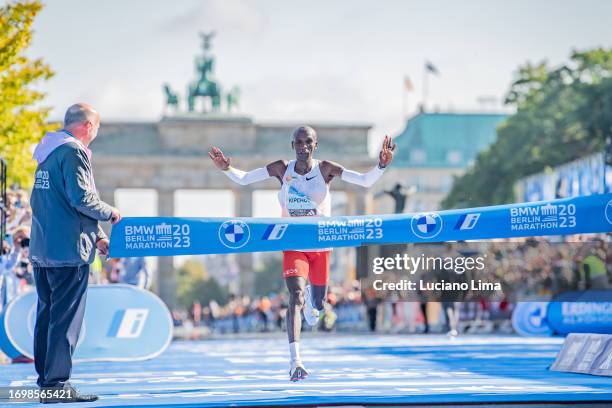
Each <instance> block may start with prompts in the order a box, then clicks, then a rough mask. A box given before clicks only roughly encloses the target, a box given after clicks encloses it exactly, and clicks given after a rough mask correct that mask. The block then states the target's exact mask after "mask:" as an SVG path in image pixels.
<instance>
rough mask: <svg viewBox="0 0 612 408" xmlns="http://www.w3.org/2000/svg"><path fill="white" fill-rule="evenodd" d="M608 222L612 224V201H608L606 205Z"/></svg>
mask: <svg viewBox="0 0 612 408" xmlns="http://www.w3.org/2000/svg"><path fill="white" fill-rule="evenodd" d="M605 214H606V220H608V222H609V223H610V224H612V200H610V201H608V205H606V213H605Z"/></svg>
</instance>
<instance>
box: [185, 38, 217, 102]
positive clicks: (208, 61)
mask: <svg viewBox="0 0 612 408" xmlns="http://www.w3.org/2000/svg"><path fill="white" fill-rule="evenodd" d="M214 35H215V32H214V31H212V32H210V33H208V34H205V33H200V36H201V37H202V40H203V44H202V48H203V50H204V54H203V55H202V56H201V57H199V58H198V59H197V60H196V70H197V72H198V74H199V78H198V79H197V80H195V81H193V82H191V83H190V84H189V86H188V89H187V106H188V108H189V112H193V111H194V110H195V103H196V98H198V97H203V98H209V99H210V106H211V110H212V111H213V112H218V111H219V109H220V108H221V86H220V85H219V84H218V83H217V82H216V81H215V80H214V79H212V75H213V71H214V64H215V60H214V58H213V57H211V56H210V55H209V52H208V51H209V49H210V41H211V39H212V38H213V37H214ZM202 110H203V112H206V111H207V107H206V104H204V105H203V109H202Z"/></svg>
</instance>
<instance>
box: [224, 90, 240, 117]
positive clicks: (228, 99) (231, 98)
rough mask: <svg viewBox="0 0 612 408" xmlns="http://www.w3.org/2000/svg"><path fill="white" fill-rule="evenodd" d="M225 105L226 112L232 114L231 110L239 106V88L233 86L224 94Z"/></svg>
mask: <svg viewBox="0 0 612 408" xmlns="http://www.w3.org/2000/svg"><path fill="white" fill-rule="evenodd" d="M225 104H226V106H227V111H228V112H230V113H231V112H232V108H234V107H237V106H239V105H240V88H238V87H237V86H233V87H232V89H231V90H230V91H229V92H228V93H227V94H225Z"/></svg>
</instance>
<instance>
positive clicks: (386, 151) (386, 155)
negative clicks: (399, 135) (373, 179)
mask: <svg viewBox="0 0 612 408" xmlns="http://www.w3.org/2000/svg"><path fill="white" fill-rule="evenodd" d="M394 150H395V143H393V139H392V138H391V137H389V136H385V140H383V145H382V149H381V151H380V154H379V155H378V166H379V167H381V168H385V167H387V166H388V165H389V164H391V162H392V161H393V151H394Z"/></svg>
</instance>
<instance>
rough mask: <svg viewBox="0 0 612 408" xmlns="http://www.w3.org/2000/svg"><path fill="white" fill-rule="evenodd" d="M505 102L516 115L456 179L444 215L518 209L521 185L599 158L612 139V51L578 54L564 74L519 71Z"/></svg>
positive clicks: (532, 68) (535, 68)
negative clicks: (515, 205)
mask: <svg viewBox="0 0 612 408" xmlns="http://www.w3.org/2000/svg"><path fill="white" fill-rule="evenodd" d="M505 103H506V104H507V105H509V106H513V107H515V108H516V113H515V114H514V115H512V116H510V117H509V118H508V119H507V120H505V121H504V122H503V123H502V124H501V125H500V127H499V128H498V129H497V140H496V142H495V143H493V144H492V145H491V146H490V147H489V148H488V149H486V150H485V151H483V152H481V153H480V154H479V155H478V157H477V159H476V162H475V164H474V166H472V167H471V168H469V169H468V170H467V171H466V173H465V174H464V175H463V176H461V177H459V178H456V179H455V181H454V183H453V188H452V189H451V191H450V193H449V194H448V196H447V197H446V198H445V200H444V201H443V202H442V206H443V208H458V207H472V206H479V205H494V204H503V203H509V202H514V201H515V197H514V191H513V190H514V185H515V183H516V182H517V181H518V180H519V179H520V178H523V177H525V176H528V175H531V174H534V173H538V172H541V171H543V170H546V169H547V168H551V167H554V166H558V165H560V164H563V163H566V162H569V161H572V160H575V159H577V158H580V157H584V156H586V155H588V154H591V153H594V152H597V151H602V150H603V149H604V146H605V140H606V138H607V137H610V136H612V50H607V49H603V48H598V49H593V50H588V51H582V52H579V51H574V52H573V53H572V54H571V56H570V61H569V62H568V63H567V64H565V65H562V66H559V67H549V66H548V65H547V63H546V62H542V63H539V64H535V65H534V64H530V63H528V64H526V65H524V66H521V67H520V68H519V70H518V72H517V74H516V78H515V80H514V82H513V83H512V85H511V87H510V90H509V91H508V94H507V96H506V100H505Z"/></svg>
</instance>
